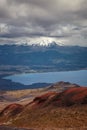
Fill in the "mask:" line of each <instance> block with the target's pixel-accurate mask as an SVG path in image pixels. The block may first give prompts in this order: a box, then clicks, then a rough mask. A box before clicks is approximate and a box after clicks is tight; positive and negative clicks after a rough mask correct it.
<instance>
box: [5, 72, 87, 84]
mask: <svg viewBox="0 0 87 130" xmlns="http://www.w3.org/2000/svg"><path fill="white" fill-rule="evenodd" d="M4 79H10V80H12V81H14V82H18V83H22V84H25V85H31V84H33V83H55V82H58V81H65V82H71V83H76V84H79V85H82V86H87V70H79V71H65V72H46V73H29V74H28V73H27V74H26V73H25V74H19V75H12V76H7V77H5V78H4Z"/></svg>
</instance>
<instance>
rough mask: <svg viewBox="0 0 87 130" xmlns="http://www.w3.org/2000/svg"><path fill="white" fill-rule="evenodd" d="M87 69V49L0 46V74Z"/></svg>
mask: <svg viewBox="0 0 87 130" xmlns="http://www.w3.org/2000/svg"><path fill="white" fill-rule="evenodd" d="M79 69H87V47H80V46H61V45H58V44H57V43H55V42H53V43H51V44H48V45H39V44H38V45H36V44H32V45H31V44H30V45H28V44H20V45H15V44H12V45H7V44H5V45H0V74H1V73H2V72H3V74H4V73H6V72H7V74H8V73H9V72H10V73H11V72H13V73H16V72H26V71H27V72H37V71H38V72H43V71H67V70H79Z"/></svg>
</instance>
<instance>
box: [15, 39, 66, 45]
mask: <svg viewBox="0 0 87 130" xmlns="http://www.w3.org/2000/svg"><path fill="white" fill-rule="evenodd" d="M21 44H23V45H39V46H50V45H54V44H55V45H59V46H64V44H63V43H62V42H61V41H57V40H54V39H52V38H39V39H27V40H21V41H18V42H16V45H21Z"/></svg>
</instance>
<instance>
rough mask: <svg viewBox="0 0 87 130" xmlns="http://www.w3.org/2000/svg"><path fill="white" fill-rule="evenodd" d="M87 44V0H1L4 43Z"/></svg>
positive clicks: (0, 37)
mask: <svg viewBox="0 0 87 130" xmlns="http://www.w3.org/2000/svg"><path fill="white" fill-rule="evenodd" d="M41 40H44V42H45V41H47V40H48V41H56V42H59V43H62V44H64V45H81V46H87V0H0V44H4V43H10V44H11V43H20V42H25V41H26V42H31V41H33V42H36V41H37V42H39V41H41Z"/></svg>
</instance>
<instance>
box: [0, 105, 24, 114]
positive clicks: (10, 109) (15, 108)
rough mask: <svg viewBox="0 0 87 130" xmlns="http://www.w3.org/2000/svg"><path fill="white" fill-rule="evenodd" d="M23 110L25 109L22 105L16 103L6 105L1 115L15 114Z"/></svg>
mask: <svg viewBox="0 0 87 130" xmlns="http://www.w3.org/2000/svg"><path fill="white" fill-rule="evenodd" d="M22 110H23V106H22V105H20V104H16V103H14V104H10V105H8V106H7V107H5V108H4V109H3V110H2V112H1V113H0V115H5V116H15V115H16V114H18V113H20V112H21V111H22Z"/></svg>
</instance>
